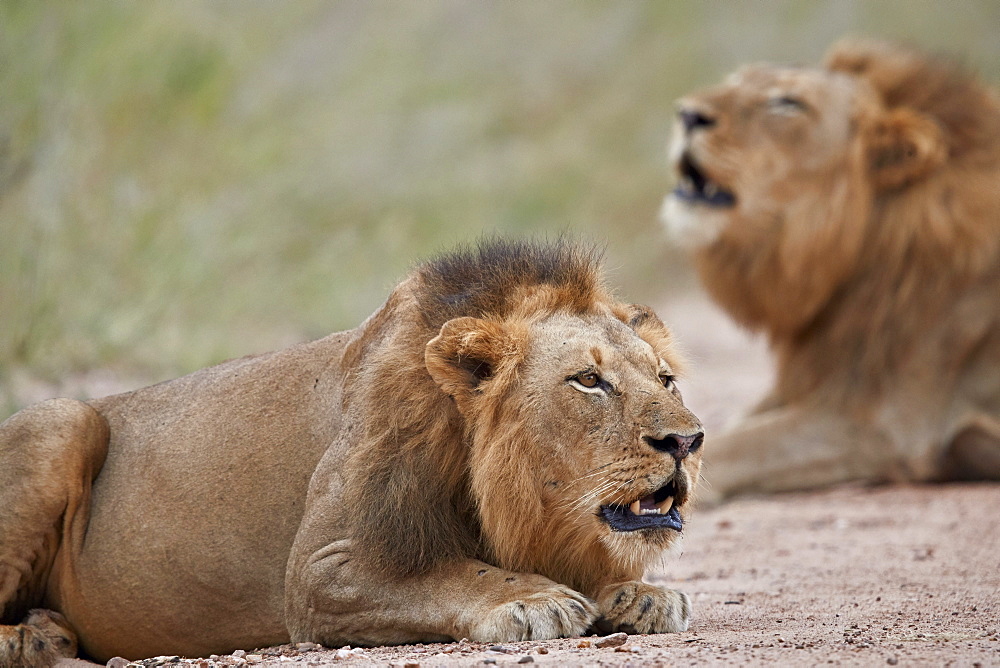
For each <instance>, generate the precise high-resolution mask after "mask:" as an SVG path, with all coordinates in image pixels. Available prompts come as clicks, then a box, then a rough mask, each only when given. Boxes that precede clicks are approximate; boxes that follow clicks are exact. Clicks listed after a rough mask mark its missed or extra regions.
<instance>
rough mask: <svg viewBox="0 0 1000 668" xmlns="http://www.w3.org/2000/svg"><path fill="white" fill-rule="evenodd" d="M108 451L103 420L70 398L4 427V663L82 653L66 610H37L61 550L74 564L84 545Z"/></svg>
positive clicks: (0, 666)
mask: <svg viewBox="0 0 1000 668" xmlns="http://www.w3.org/2000/svg"><path fill="white" fill-rule="evenodd" d="M107 448H108V427H107V423H106V422H105V420H104V418H102V417H101V416H100V415H99V414H98V413H97V412H96V411H95V410H94V409H93V408H91V407H90V406H88V405H87V404H85V403H82V402H79V401H74V400H71V399H53V400H50V401H46V402H42V403H40V404H36V405H34V406H30V407H28V408H26V409H24V410H22V411H20V412H19V413H16V414H15V415H13V416H11V417H10V418H9V419H7V420H6V421H5V422H3V423H2V424H0V508H2V509H3V512H0V624H15V625H12V626H0V668H6V666H22V665H23V666H35V665H50V664H51V663H52V661H51V659H52V657H56V658H58V657H60V656H73V655H74V654H75V653H76V635H75V634H74V633H73V631H72V629H71V628H70V627H69V624H68V623H67V621H66V620H65V618H63V616H62V615H61V614H59V613H58V612H53V611H49V610H40V609H36V610H30V609H31V608H36V607H37V606H39V605H40V604H41V603H42V602H43V600H44V599H45V596H46V591H47V589H48V586H49V582H48V579H49V574H50V573H51V571H52V565H53V563H54V561H55V559H56V555H57V554H59V553H60V551H62V552H63V555H62V556H61V557H60V561H61V562H62V561H63V560H64V559H69V560H70V562H69V563H70V564H71V563H72V558H73V555H74V554H75V553H76V552H77V551H78V550H79V549H80V546H81V545H82V541H83V536H84V532H85V531H86V525H87V520H88V517H89V506H90V489H91V483H92V481H93V479H94V477H95V476H96V475H97V473H98V471H100V468H101V466H102V465H103V463H104V458H105V455H106V454H107ZM18 622H20V623H18ZM70 652H71V653H72V654H70Z"/></svg>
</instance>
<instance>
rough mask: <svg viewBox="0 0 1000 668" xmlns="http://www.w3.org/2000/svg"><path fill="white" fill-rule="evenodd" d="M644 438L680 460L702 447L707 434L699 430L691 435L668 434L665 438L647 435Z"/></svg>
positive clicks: (656, 447)
mask: <svg viewBox="0 0 1000 668" xmlns="http://www.w3.org/2000/svg"><path fill="white" fill-rule="evenodd" d="M644 440H645V441H646V442H647V443H649V444H650V445H651V446H653V447H654V448H655V449H657V450H659V451H660V452H665V453H667V454H668V455H670V456H671V457H673V458H674V459H676V460H678V461H680V460H681V459H684V458H685V457H687V456H688V455H689V454H691V453H692V452H696V451H697V450H698V449H699V448H700V447H701V444H702V442H703V441H704V440H705V434H704V432H700V431H699V432H696V433H694V434H691V435H684V434H667V435H666V436H664V437H663V438H652V437H651V436H646V437H644Z"/></svg>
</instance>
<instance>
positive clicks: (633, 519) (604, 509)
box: [600, 482, 684, 531]
mask: <svg viewBox="0 0 1000 668" xmlns="http://www.w3.org/2000/svg"><path fill="white" fill-rule="evenodd" d="M676 500H677V488H676V487H675V486H674V483H673V482H669V483H667V484H666V485H664V486H663V487H661V488H659V489H658V490H656V491H655V492H653V493H652V494H647V495H646V496H644V497H642V498H639V499H636V500H635V501H633V502H632V503H630V504H628V505H623V504H616V503H612V504H608V505H605V506H601V510H600V517H601V518H602V519H603V520H604V521H605V522H607V524H608V526H609V527H611V529H612V530H613V531H638V530H640V529H673V530H674V531H681V530H682V529H683V528H684V521H683V520H682V519H681V515H680V513H679V512H678V510H677V504H676V503H675V501H676Z"/></svg>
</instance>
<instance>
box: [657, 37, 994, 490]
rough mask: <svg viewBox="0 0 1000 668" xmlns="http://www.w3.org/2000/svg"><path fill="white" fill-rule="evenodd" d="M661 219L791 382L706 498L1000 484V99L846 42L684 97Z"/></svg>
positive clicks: (742, 432)
mask: <svg viewBox="0 0 1000 668" xmlns="http://www.w3.org/2000/svg"><path fill="white" fill-rule="evenodd" d="M670 154H671V160H672V163H673V165H674V166H675V168H676V172H677V175H678V185H677V188H676V190H674V192H673V193H672V194H670V195H669V196H668V197H667V199H666V201H665V203H664V208H663V211H662V217H663V219H664V222H665V224H666V226H667V228H668V229H669V231H670V233H671V234H672V235H673V236H674V237H675V238H678V239H681V240H683V241H684V242H685V243H686V244H688V245H689V246H691V247H692V249H693V257H694V260H695V264H696V267H697V269H698V272H699V274H700V277H701V279H702V281H703V283H704V285H705V286H706V287H707V290H708V292H709V293H710V295H711V296H712V297H713V298H714V299H715V300H716V301H717V302H718V303H719V304H720V305H721V306H722V307H723V308H724V309H725V310H726V311H728V313H729V315H730V316H731V317H732V318H734V319H735V320H736V321H737V322H738V323H740V324H741V325H743V326H745V327H747V328H749V329H750V330H754V331H758V332H763V333H765V334H766V336H767V337H768V342H769V345H770V347H771V349H772V351H773V353H774V356H775V359H776V365H777V370H776V381H775V385H774V387H773V389H772V390H771V392H770V393H769V395H768V396H767V397H766V398H765V399H764V400H763V401H762V402H761V403H760V404H759V405H758V406H756V407H755V408H754V409H753V410H752V411H751V412H750V414H749V415H747V416H746V417H744V418H743V419H742V421H740V422H738V424H737V425H736V426H735V427H733V428H731V429H730V430H729V431H727V432H726V433H724V434H722V435H720V436H719V437H718V438H716V439H715V440H714V441H713V456H712V464H711V468H710V470H706V472H705V477H706V482H707V485H706V486H707V487H710V488H711V490H710V491H709V492H708V493H707V494H705V495H703V496H704V498H715V499H722V498H725V497H727V496H731V495H734V494H738V493H751V492H763V493H767V492H777V491H785V490H795V489H807V488H816V487H822V486H829V485H833V484H837V483H843V482H848V481H865V482H871V483H875V482H892V481H944V480H958V479H991V480H997V479H1000V98H998V96H997V94H996V92H995V91H994V90H991V89H990V88H988V87H987V86H985V85H984V84H982V83H981V82H980V81H978V80H977V79H976V78H975V77H974V76H973V75H972V74H970V73H969V72H967V71H966V70H964V69H963V68H962V67H960V66H958V65H956V64H954V63H953V62H951V61H950V60H948V59H946V58H943V57H940V56H930V55H926V54H923V53H921V52H920V51H918V50H915V49H913V48H908V47H903V46H898V45H893V44H887V43H881V42H877V41H865V40H857V39H848V40H844V41H842V42H840V43H838V44H836V45H835V46H834V47H833V48H832V49H831V50H830V52H829V54H828V55H827V57H826V63H825V66H824V67H822V68H810V67H782V66H773V65H754V66H747V67H744V68H742V69H740V70H738V71H737V72H736V73H734V74H732V75H730V76H729V78H727V79H726V80H725V81H724V82H723V83H722V84H721V85H718V86H715V87H713V88H708V89H706V90H703V91H700V92H697V93H695V94H692V95H690V96H687V97H685V98H683V99H682V100H681V101H680V102H679V106H678V122H677V123H676V125H675V131H674V138H673V141H672V145H671V149H670Z"/></svg>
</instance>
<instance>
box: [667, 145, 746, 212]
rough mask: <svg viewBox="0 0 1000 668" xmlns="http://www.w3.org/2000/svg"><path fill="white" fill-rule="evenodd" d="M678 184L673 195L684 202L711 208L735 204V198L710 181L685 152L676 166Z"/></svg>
mask: <svg viewBox="0 0 1000 668" xmlns="http://www.w3.org/2000/svg"><path fill="white" fill-rule="evenodd" d="M677 171H678V174H679V179H680V180H679V182H678V184H677V187H676V188H675V189H674V195H676V196H677V197H678V198H679V199H682V200H684V201H686V202H692V203H695V204H705V205H708V206H712V207H720V208H723V207H731V206H734V205H735V204H736V196H735V195H734V194H733V193H732V192H730V191H728V190H726V189H725V188H723V187H722V186H721V185H719V184H718V183H716V182H715V181H712V180H711V179H710V178H708V176H707V175H706V174H705V172H704V171H703V170H702V169H701V168H700V167H699V166H698V164H697V163H696V162H695V161H694V159H693V158H692V157H691V154H690V153H689V152H687V151H685V152H684V155H682V156H681V160H680V163H679V164H678V165H677Z"/></svg>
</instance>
